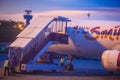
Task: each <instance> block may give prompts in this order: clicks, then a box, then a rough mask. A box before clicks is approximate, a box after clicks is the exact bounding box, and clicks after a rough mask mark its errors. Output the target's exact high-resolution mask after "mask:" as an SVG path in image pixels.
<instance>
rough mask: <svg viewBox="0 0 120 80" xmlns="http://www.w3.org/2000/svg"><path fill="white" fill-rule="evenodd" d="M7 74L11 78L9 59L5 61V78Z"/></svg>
mask: <svg viewBox="0 0 120 80" xmlns="http://www.w3.org/2000/svg"><path fill="white" fill-rule="evenodd" d="M6 73H8V76H9V58H7V59H6V60H5V61H4V76H6Z"/></svg>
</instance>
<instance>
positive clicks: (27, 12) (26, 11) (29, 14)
mask: <svg viewBox="0 0 120 80" xmlns="http://www.w3.org/2000/svg"><path fill="white" fill-rule="evenodd" d="M25 13H26V14H25V15H24V16H23V17H24V19H26V24H25V27H27V26H28V25H29V24H30V20H31V19H32V18H33V16H32V15H31V13H32V11H31V10H25Z"/></svg>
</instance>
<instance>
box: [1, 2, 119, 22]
mask: <svg viewBox="0 0 120 80" xmlns="http://www.w3.org/2000/svg"><path fill="white" fill-rule="evenodd" d="M26 9H30V10H32V11H33V13H40V12H50V11H88V12H89V11H90V12H91V11H95V12H94V13H95V14H99V15H98V18H101V17H105V16H106V17H107V18H108V19H109V17H110V18H111V19H113V20H120V18H119V17H120V14H119V13H120V0H0V18H2V19H3V17H4V16H7V17H8V16H9V15H8V14H12V15H13V14H20V13H23V12H24V10H26ZM79 13H80V12H79ZM51 14H52V13H51ZM63 14H64V13H63ZM68 14H69V13H68ZM100 14H101V15H100ZM103 15H104V16H103ZM96 18H97V17H96Z"/></svg>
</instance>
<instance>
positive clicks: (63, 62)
mask: <svg viewBox="0 0 120 80" xmlns="http://www.w3.org/2000/svg"><path fill="white" fill-rule="evenodd" d="M60 63H61V69H62V70H64V66H65V57H64V56H62V57H61V59H60Z"/></svg>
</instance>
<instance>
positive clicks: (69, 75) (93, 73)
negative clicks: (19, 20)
mask: <svg viewBox="0 0 120 80" xmlns="http://www.w3.org/2000/svg"><path fill="white" fill-rule="evenodd" d="M73 65H74V71H70V72H67V71H65V72H62V71H57V72H51V71H35V72H27V73H17V74H16V75H15V76H6V77H4V76H3V69H2V68H0V80H120V73H118V72H115V73H109V71H107V70H105V69H104V68H103V67H102V64H101V61H100V60H79V59H74V61H73Z"/></svg>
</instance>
